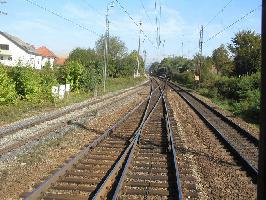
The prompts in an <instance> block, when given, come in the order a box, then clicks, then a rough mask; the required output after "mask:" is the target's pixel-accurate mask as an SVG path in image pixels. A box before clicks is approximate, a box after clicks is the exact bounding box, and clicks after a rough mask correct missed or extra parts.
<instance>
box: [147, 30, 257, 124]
mask: <svg viewBox="0 0 266 200" xmlns="http://www.w3.org/2000/svg"><path fill="white" fill-rule="evenodd" d="M200 61H201V62H202V65H201V68H200V81H199V82H198V81H196V80H195V72H196V68H197V65H198V64H199V62H200ZM260 67H261V36H260V35H259V34H257V33H255V32H254V31H250V30H243V31H240V32H238V33H236V34H235V36H234V37H233V38H232V39H231V41H230V42H229V43H228V44H226V45H225V44H221V45H220V46H219V47H218V48H216V49H214V50H213V52H212V55H211V56H200V55H199V54H196V55H195V56H194V57H193V58H192V59H189V58H184V57H168V58H164V59H163V60H162V61H161V62H160V63H159V62H155V63H152V65H151V67H150V68H149V72H150V73H152V74H157V75H160V74H164V73H167V75H168V76H169V77H170V78H171V79H172V80H173V81H176V82H178V83H180V84H182V85H184V86H185V87H187V88H192V89H194V90H196V92H198V93H200V94H201V95H204V96H206V97H208V98H211V99H212V100H213V101H214V102H216V103H218V104H220V105H221V106H222V107H224V108H225V109H228V110H230V111H232V112H233V113H235V114H237V115H239V116H241V117H242V118H244V119H245V120H247V121H249V122H252V123H257V124H258V123H259V111H260V76H261V74H260Z"/></svg>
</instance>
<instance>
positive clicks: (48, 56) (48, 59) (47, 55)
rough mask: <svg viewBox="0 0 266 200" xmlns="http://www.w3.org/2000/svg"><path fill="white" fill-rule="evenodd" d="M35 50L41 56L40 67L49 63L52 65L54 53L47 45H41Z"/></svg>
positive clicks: (54, 57)
mask: <svg viewBox="0 0 266 200" xmlns="http://www.w3.org/2000/svg"><path fill="white" fill-rule="evenodd" d="M36 51H37V52H38V53H39V54H40V55H41V56H42V67H43V66H45V65H46V63H49V64H50V66H51V67H52V66H53V65H54V62H55V59H56V55H55V54H54V53H53V52H52V51H51V50H49V49H48V48H47V47H45V46H42V47H39V48H37V49H36Z"/></svg>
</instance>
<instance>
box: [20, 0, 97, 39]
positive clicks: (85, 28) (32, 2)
mask: <svg viewBox="0 0 266 200" xmlns="http://www.w3.org/2000/svg"><path fill="white" fill-rule="evenodd" d="M24 1H26V2H27V3H30V4H31V5H34V6H36V7H38V8H40V9H42V10H44V11H45V12H48V13H50V14H52V15H55V16H57V17H59V18H61V19H63V20H65V21H67V22H69V23H71V24H73V25H74V26H76V27H79V28H81V29H84V30H86V31H89V32H90V33H92V34H94V35H96V36H101V35H100V34H98V33H96V32H95V31H94V30H92V29H90V28H88V27H86V26H84V25H81V24H79V23H77V22H75V21H73V20H71V19H69V18H67V17H64V16H63V15H61V14H59V13H57V12H55V11H53V10H51V9H49V8H46V7H44V6H42V5H40V4H38V3H37V2H35V1H32V0H24Z"/></svg>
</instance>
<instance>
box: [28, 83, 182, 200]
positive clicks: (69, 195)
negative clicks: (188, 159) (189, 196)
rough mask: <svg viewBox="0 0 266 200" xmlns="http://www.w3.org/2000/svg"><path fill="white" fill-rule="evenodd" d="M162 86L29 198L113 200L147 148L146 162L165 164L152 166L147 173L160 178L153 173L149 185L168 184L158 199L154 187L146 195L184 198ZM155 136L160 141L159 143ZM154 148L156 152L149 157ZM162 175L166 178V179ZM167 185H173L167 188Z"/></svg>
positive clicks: (153, 88)
mask: <svg viewBox="0 0 266 200" xmlns="http://www.w3.org/2000/svg"><path fill="white" fill-rule="evenodd" d="M157 84H158V83H157V82H155V81H151V92H150V95H149V97H148V98H147V99H146V100H145V101H144V102H142V103H141V104H139V106H137V107H136V108H134V109H133V110H132V111H131V112H130V113H128V114H127V115H126V116H124V117H123V118H121V119H120V120H119V121H118V122H117V123H116V124H115V125H114V126H113V127H111V128H110V129H108V130H107V131H106V132H105V133H104V134H103V135H102V136H100V137H99V138H98V139H96V140H95V141H94V142H93V143H92V144H90V145H88V146H87V147H86V148H85V149H83V150H82V151H81V152H80V153H79V154H78V155H77V156H75V157H74V158H73V159H71V160H70V161H69V162H67V163H66V164H65V165H64V166H63V167H62V168H61V169H59V170H58V171H57V172H56V173H54V174H53V175H51V176H50V177H49V178H48V179H47V180H46V181H45V182H43V183H42V184H40V185H39V186H38V187H36V188H35V189H34V190H33V191H32V192H30V193H26V194H25V196H24V199H88V198H89V199H98V198H108V199H109V198H110V195H114V194H119V192H118V190H117V188H121V187H119V186H121V185H122V184H118V183H120V182H121V180H123V179H122V177H125V175H124V176H121V173H122V174H126V173H125V172H126V169H127V166H128V163H130V162H129V161H128V160H129V158H132V157H133V155H136V154H134V152H138V154H139V153H141V148H142V150H143V152H142V154H143V155H142V156H144V157H142V158H143V159H144V158H146V157H145V156H148V157H149V158H150V161H151V162H153V159H154V158H152V157H153V156H156V157H157V158H158V159H160V160H158V161H156V162H159V163H161V168H162V169H161V168H158V169H155V168H154V165H150V168H147V169H146V171H147V170H152V172H153V173H157V176H155V178H154V177H153V176H152V175H153V174H147V176H149V179H148V180H151V179H154V180H155V182H156V179H158V180H157V181H159V182H160V178H161V179H163V180H164V184H165V185H164V186H163V187H162V188H161V190H160V187H159V184H157V187H155V188H156V190H154V191H153V192H154V194H152V192H151V191H152V190H149V188H148V190H146V191H150V192H148V193H146V196H147V195H148V196H149V195H157V196H158V195H159V196H160V195H163V196H166V197H167V196H170V197H176V196H178V192H176V191H178V190H176V189H178V188H177V187H178V186H179V185H178V170H177V166H176V162H175V156H174V154H175V149H174V148H173V141H172V139H173V138H172V136H170V135H171V134H170V133H169V131H166V130H170V129H169V127H170V125H169V124H167V120H166V118H167V116H164V115H165V113H167V110H166V109H165V107H164V106H163V105H165V104H163V89H164V88H163V87H158V85H157ZM155 87H156V89H155ZM167 127H168V128H167ZM157 128H160V129H159V130H158V132H156V133H154V134H153V133H152V130H157ZM142 132H143V136H142ZM151 137H156V139H155V140H154V139H152V138H151ZM153 140H154V141H153ZM139 143H140V144H139ZM149 143H150V144H149ZM138 144H139V145H141V148H140V151H135V148H136V146H139V145H138ZM148 148H150V150H151V152H148V150H149V149H148ZM146 150H147V152H145V151H146ZM133 160H134V159H133ZM134 162H135V161H134ZM137 162H139V161H137ZM154 164H155V163H154ZM148 166H149V164H148ZM153 168H154V169H153ZM140 169H141V168H140ZM173 169H175V170H173ZM143 170H144V169H143ZM156 170H157V171H156ZM170 171H171V173H170ZM144 172H145V170H144ZM174 172H176V173H174ZM160 173H162V174H161V175H160ZM173 175H175V176H173ZM156 177H157V178H156ZM174 177H177V178H174ZM168 179H169V182H168ZM165 181H167V182H165ZM145 182H146V181H145ZM170 183H171V184H170ZM167 184H168V186H166V185H167ZM169 184H170V185H169ZM150 185H151V184H150ZM155 185H156V183H155ZM140 186H141V185H140ZM174 188H175V189H174ZM156 191H157V193H156ZM179 195H181V194H179ZM144 196H145V195H144ZM119 198H120V197H119Z"/></svg>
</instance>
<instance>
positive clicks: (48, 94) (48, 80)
mask: <svg viewBox="0 0 266 200" xmlns="http://www.w3.org/2000/svg"><path fill="white" fill-rule="evenodd" d="M40 76H41V88H42V94H43V97H45V98H48V99H49V100H50V101H53V98H52V90H51V88H52V86H54V85H58V81H57V77H56V74H55V70H53V69H52V68H51V67H50V66H45V67H44V68H43V69H42V70H40Z"/></svg>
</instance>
